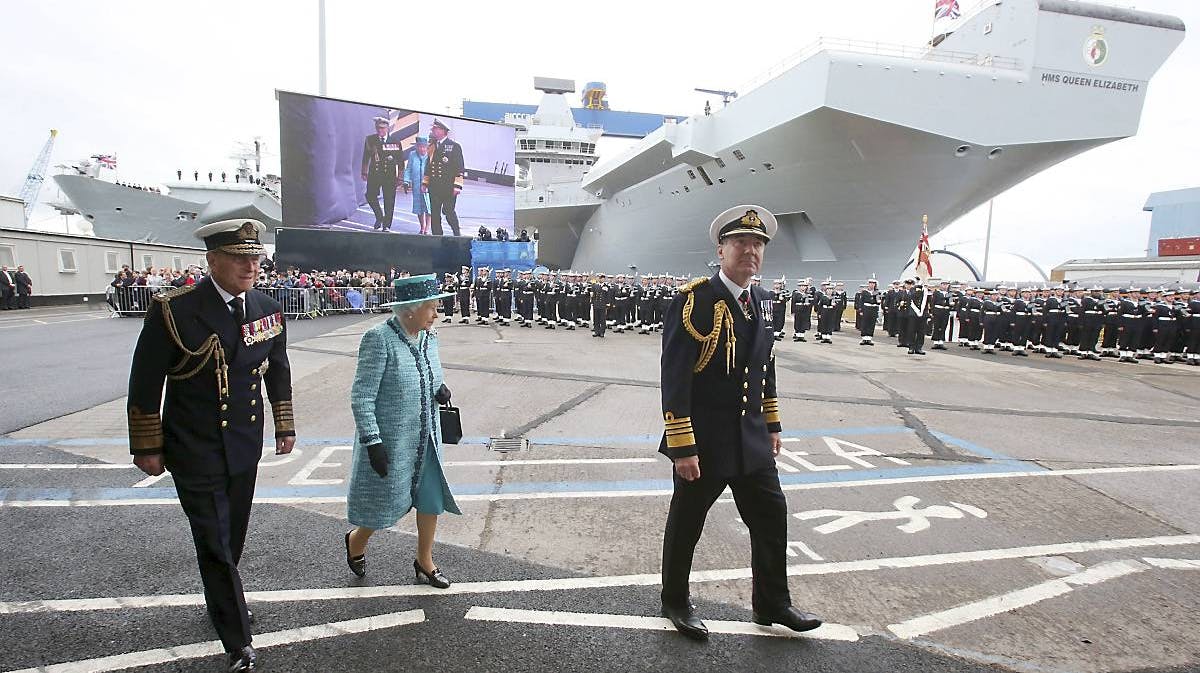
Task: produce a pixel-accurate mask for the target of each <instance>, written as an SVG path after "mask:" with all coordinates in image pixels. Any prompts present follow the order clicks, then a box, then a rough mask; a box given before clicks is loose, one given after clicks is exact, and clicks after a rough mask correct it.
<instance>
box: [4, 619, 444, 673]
mask: <svg viewBox="0 0 1200 673" xmlns="http://www.w3.org/2000/svg"><path fill="white" fill-rule="evenodd" d="M423 621H425V612H424V611H422V610H408V611H406V612H393V613H389V614H385V615H377V616H374V617H363V618H361V619H351V620H348V621H344V622H332V623H329V624H318V625H317V626H304V627H301V628H298V629H288V630H286V631H273V632H271V633H263V634H259V635H256V636H254V647H255V649H263V648H267V647H274V646H277V645H291V644H293V643H303V642H308V641H312V640H322V639H325V638H334V637H337V636H344V635H349V634H354V633H366V632H368V631H378V630H380V629H390V628H392V627H396V626H404V625H406V624H417V623H420V622H423ZM224 651H225V648H224V647H223V646H222V645H221V641H219V640H213V641H209V642H206V643H194V644H191V645H177V646H175V647H163V648H158V649H154V650H142V651H141V652H130V653H128V654H116V655H113V656H110V657H100V658H97V659H85V660H83V661H68V662H65V663H61V664H51V665H48V666H39V667H37V668H23V669H21V670H19V671H10V673H104V672H106V671H121V670H125V669H127V668H135V667H140V666H153V665H156V664H167V663H171V662H175V661H184V660H186V659H199V658H200V657H211V656H217V655H220V654H222V653H224Z"/></svg>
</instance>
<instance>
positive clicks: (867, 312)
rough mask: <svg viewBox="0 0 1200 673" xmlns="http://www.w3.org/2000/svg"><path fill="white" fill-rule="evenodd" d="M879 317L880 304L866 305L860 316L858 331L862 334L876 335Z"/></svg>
mask: <svg viewBox="0 0 1200 673" xmlns="http://www.w3.org/2000/svg"><path fill="white" fill-rule="evenodd" d="M878 317H879V307H878V306H864V307H863V310H862V313H861V314H860V315H859V316H858V333H859V335H860V336H865V337H867V336H869V337H874V336H875V320H876V318H878Z"/></svg>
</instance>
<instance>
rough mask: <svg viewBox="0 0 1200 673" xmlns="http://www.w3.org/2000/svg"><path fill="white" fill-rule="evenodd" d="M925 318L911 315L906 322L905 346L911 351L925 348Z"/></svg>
mask: <svg viewBox="0 0 1200 673" xmlns="http://www.w3.org/2000/svg"><path fill="white" fill-rule="evenodd" d="M925 321H926V318H925V316H915V315H910V316H908V317H907V319H905V321H904V333H905V337H904V345H905V346H908V349H909V350H911V351H919V350H921V348H923V347H924V346H925Z"/></svg>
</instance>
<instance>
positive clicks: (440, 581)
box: [413, 560, 450, 589]
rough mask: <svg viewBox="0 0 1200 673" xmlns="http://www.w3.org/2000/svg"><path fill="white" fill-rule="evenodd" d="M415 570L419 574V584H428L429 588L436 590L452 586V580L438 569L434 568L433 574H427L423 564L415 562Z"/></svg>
mask: <svg viewBox="0 0 1200 673" xmlns="http://www.w3.org/2000/svg"><path fill="white" fill-rule="evenodd" d="M413 570H415V571H416V573H417V584H421V583H422V582H428V583H429V586H431V587H433V588H435V589H445V588H447V587H449V586H450V580H449V579H448V578H447V577H446V576H445V575H443V574H442V571H441V570H439V569H437V568H434V569H433V572H426V570H425V569H424V568H422V567H421V564H420V563H418V562H416V561H415V560H414V561H413Z"/></svg>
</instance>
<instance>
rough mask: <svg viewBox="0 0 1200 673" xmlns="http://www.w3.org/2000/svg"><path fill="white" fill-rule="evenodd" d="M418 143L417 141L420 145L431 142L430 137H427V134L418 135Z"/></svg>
mask: <svg viewBox="0 0 1200 673" xmlns="http://www.w3.org/2000/svg"><path fill="white" fill-rule="evenodd" d="M416 143H417V144H418V145H428V144H429V139H428V138H426V137H425V136H417V140H416Z"/></svg>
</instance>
